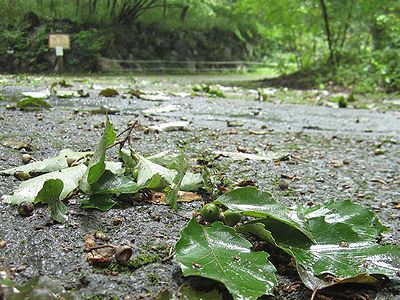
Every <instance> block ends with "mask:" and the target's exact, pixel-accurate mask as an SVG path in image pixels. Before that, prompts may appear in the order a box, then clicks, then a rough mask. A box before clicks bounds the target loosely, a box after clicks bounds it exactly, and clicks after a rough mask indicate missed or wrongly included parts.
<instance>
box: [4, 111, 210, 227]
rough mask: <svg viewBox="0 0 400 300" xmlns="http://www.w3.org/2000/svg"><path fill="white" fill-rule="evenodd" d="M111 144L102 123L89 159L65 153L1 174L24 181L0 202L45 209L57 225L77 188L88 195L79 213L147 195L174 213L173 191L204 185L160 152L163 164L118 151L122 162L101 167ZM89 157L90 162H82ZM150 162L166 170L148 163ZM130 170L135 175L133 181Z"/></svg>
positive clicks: (181, 158) (182, 163) (181, 160)
mask: <svg viewBox="0 0 400 300" xmlns="http://www.w3.org/2000/svg"><path fill="white" fill-rule="evenodd" d="M116 138H117V136H116V133H115V131H114V128H113V126H112V123H111V122H110V121H109V119H108V117H106V120H105V129H104V132H103V134H102V136H101V138H100V140H99V142H98V144H97V147H96V149H95V151H94V153H93V154H92V153H91V152H73V151H71V150H69V149H65V150H62V151H61V152H60V154H59V155H58V156H57V157H54V158H48V159H45V160H43V161H37V162H34V163H31V164H28V165H24V166H19V167H15V168H10V169H6V170H2V171H0V175H16V174H19V175H21V174H20V173H23V175H24V177H26V178H24V179H27V180H26V181H24V182H22V183H21V184H20V186H19V187H18V188H17V189H16V190H14V191H13V192H12V193H11V195H4V196H3V197H2V199H3V200H4V201H5V202H7V203H11V204H20V203H22V202H34V201H35V202H42V203H48V204H49V207H50V210H51V217H52V218H53V219H54V220H56V221H59V222H62V221H63V220H64V219H65V214H66V212H67V207H66V206H65V205H64V204H63V202H62V200H64V199H66V198H67V197H69V196H70V195H71V194H72V193H74V192H76V191H77V190H78V188H79V190H80V191H81V192H83V193H85V194H86V195H87V198H86V199H84V200H83V201H82V204H83V207H85V208H95V209H98V210H101V211H107V210H109V209H111V208H112V207H113V206H114V205H116V204H118V199H117V198H118V196H121V195H130V196H132V197H134V196H135V195H136V196H137V198H138V199H139V198H140V194H138V193H139V192H141V191H142V190H147V189H154V190H157V191H163V192H166V193H167V195H166V197H167V199H168V202H169V205H170V206H171V207H173V208H176V207H177V193H178V191H180V190H185V191H197V190H198V189H199V188H200V187H201V186H202V185H203V179H202V177H201V175H199V174H197V175H196V174H193V173H190V172H187V170H188V168H189V161H188V159H187V158H186V156H185V155H184V154H183V152H181V153H180V154H178V155H168V154H167V153H166V152H164V155H165V157H164V158H163V157H162V155H154V156H153V157H150V159H147V158H144V157H142V156H140V155H138V154H136V153H135V152H131V151H127V150H121V151H120V154H121V158H122V160H123V162H113V161H106V160H105V158H106V151H107V150H108V149H109V148H110V147H112V146H115V145H116V144H119V143H121V141H119V142H117V143H115V144H114V142H115V140H116ZM89 156H91V158H90V160H89V161H87V160H88V158H89ZM172 157H173V159H172V160H171V158H172ZM151 159H154V160H156V161H158V162H159V163H163V164H165V165H167V166H168V168H166V167H164V166H161V165H159V164H156V163H153V162H152V161H151ZM167 162H168V163H167ZM86 164H87V165H88V166H86ZM125 166H126V168H125ZM132 168H134V169H136V170H137V173H138V174H137V177H136V176H134V174H133V173H134V172H132ZM43 173H44V174H43ZM40 174H42V175H40ZM37 175H40V176H37ZM34 176H37V177H34ZM31 177H32V178H31Z"/></svg>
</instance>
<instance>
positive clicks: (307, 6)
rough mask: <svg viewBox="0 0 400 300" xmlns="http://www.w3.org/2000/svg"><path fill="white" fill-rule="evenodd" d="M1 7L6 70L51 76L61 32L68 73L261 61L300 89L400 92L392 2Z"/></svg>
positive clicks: (132, 0) (53, 2)
mask: <svg viewBox="0 0 400 300" xmlns="http://www.w3.org/2000/svg"><path fill="white" fill-rule="evenodd" d="M0 7H1V10H0V20H1V21H0V72H6V71H7V70H8V68H9V63H10V61H12V62H13V67H14V68H15V70H16V71H17V72H29V73H40V72H49V73H50V72H53V71H54V67H55V61H56V56H55V52H54V49H49V47H48V35H49V33H61V32H62V33H68V34H70V36H71V49H69V50H67V51H65V68H66V70H67V72H70V73H88V72H105V71H108V72H110V71H111V72H120V71H124V70H127V69H130V68H131V67H132V63H129V61H132V60H136V61H138V60H139V61H148V60H157V61H159V60H162V61H169V64H168V66H169V67H177V68H182V66H184V68H185V67H189V68H190V69H189V71H193V70H196V68H197V69H201V68H199V66H200V65H201V62H204V61H206V62H216V63H215V66H214V65H213V64H212V63H211V64H208V65H207V66H211V67H215V69H216V70H218V69H221V67H224V65H223V64H221V63H220V62H221V61H228V62H232V61H249V62H250V61H251V62H253V61H257V62H263V63H265V65H268V66H273V70H274V72H276V73H277V74H279V75H281V76H286V77H288V76H289V77H293V78H296V80H297V82H298V81H299V79H301V81H300V85H301V87H304V88H311V87H321V86H322V87H325V86H327V85H337V86H342V87H346V88H350V89H351V90H352V91H353V92H354V93H366V92H374V91H385V92H392V91H398V90H399V89H400V2H399V1H395V0H100V1H97V0H75V1H70V0H0ZM10 50H12V51H10ZM11 53H12V54H11ZM181 62H187V63H185V64H182V63H181ZM261 66H262V65H254V66H252V67H251V68H247V71H252V72H257V71H259V70H258V69H259V68H260V67H261ZM134 67H136V68H139V69H141V68H142V66H140V65H137V64H136V65H134ZM184 68H183V69H184ZM240 70H241V71H243V69H240ZM183 71H185V70H183ZM186 71H187V70H186Z"/></svg>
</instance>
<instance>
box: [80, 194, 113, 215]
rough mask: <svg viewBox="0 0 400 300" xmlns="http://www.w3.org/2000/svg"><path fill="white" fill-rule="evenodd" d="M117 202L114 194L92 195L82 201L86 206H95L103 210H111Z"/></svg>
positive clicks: (94, 207)
mask: <svg viewBox="0 0 400 300" xmlns="http://www.w3.org/2000/svg"><path fill="white" fill-rule="evenodd" d="M115 204H117V202H116V201H115V200H114V195H112V194H98V195H90V197H89V199H87V200H85V201H83V202H82V205H83V207H84V208H93V209H98V210H101V211H103V212H104V211H108V210H110V209H111V208H112V207H113V206H114V205H115Z"/></svg>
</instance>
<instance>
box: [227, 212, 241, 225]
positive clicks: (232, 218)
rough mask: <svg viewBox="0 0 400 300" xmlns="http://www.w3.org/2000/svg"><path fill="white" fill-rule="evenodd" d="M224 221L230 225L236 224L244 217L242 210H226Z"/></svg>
mask: <svg viewBox="0 0 400 300" xmlns="http://www.w3.org/2000/svg"><path fill="white" fill-rule="evenodd" d="M223 216H224V219H223V220H224V223H225V225H228V226H231V227H233V226H235V225H236V224H237V223H239V221H240V220H241V219H242V214H241V213H240V212H236V211H232V210H230V209H228V210H226V211H224V213H223Z"/></svg>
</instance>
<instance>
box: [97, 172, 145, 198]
mask: <svg viewBox="0 0 400 300" xmlns="http://www.w3.org/2000/svg"><path fill="white" fill-rule="evenodd" d="M141 188H142V187H141V186H139V185H138V184H137V183H136V182H135V181H134V180H133V178H132V177H129V176H118V175H115V174H113V173H112V172H110V171H108V170H106V171H105V172H104V173H103V175H102V176H101V177H100V179H99V180H98V181H96V182H95V183H94V184H93V185H92V194H134V193H137V192H138V191H139V190H140V189H141Z"/></svg>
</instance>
